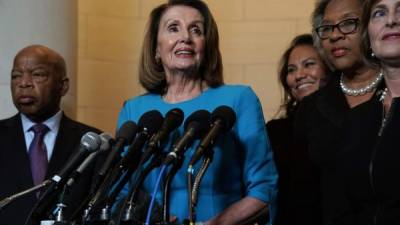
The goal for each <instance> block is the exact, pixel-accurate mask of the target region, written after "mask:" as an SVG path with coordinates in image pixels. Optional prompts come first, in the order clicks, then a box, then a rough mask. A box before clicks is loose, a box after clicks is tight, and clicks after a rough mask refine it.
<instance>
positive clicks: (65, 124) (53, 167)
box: [47, 114, 80, 176]
mask: <svg viewBox="0 0 400 225" xmlns="http://www.w3.org/2000/svg"><path fill="white" fill-rule="evenodd" d="M76 129H77V128H76V126H75V124H74V123H73V122H72V121H71V120H70V119H69V118H68V117H66V116H65V115H64V114H63V116H62V118H61V121H60V128H59V130H58V134H57V137H56V142H55V145H54V150H53V155H52V157H51V159H50V162H49V167H48V171H47V174H48V175H50V176H51V175H54V174H56V173H57V172H58V171H59V170H60V169H61V168H62V167H63V166H64V165H65V163H66V162H67V161H68V159H69V158H70V157H71V155H72V153H73V152H75V149H76V147H77V146H78V145H79V140H80V138H79V137H77V136H78V135H79V134H78V133H77V132H76Z"/></svg>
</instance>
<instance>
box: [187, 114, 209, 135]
mask: <svg viewBox="0 0 400 225" xmlns="http://www.w3.org/2000/svg"><path fill="white" fill-rule="evenodd" d="M210 120H211V115H210V112H208V111H207V110H203V109H201V110H197V111H196V112H194V113H192V114H191V115H190V116H189V117H188V118H187V119H186V121H185V124H184V127H185V130H187V129H188V128H189V127H195V129H196V132H195V138H196V139H197V138H200V137H202V136H203V135H204V134H205V133H206V132H207V131H208V129H209V128H210Z"/></svg>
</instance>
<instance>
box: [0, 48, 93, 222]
mask: <svg viewBox="0 0 400 225" xmlns="http://www.w3.org/2000/svg"><path fill="white" fill-rule="evenodd" d="M68 89H69V80H68V77H67V75H66V66H65V61H64V59H63V58H62V57H61V56H60V55H59V54H58V53H57V52H55V51H54V50H52V49H49V48H47V47H45V46H40V45H32V46H28V47H26V48H24V49H22V50H21V51H20V52H18V54H17V55H16V56H15V58H14V64H13V68H12V71H11V92H12V99H13V102H14V105H15V107H16V108H17V109H18V114H17V115H15V116H13V117H11V118H8V119H5V120H1V121H0V179H1V185H0V200H1V199H4V198H5V197H8V196H10V195H13V194H15V193H18V192H21V191H23V190H26V189H28V188H30V187H32V186H34V185H35V184H37V182H39V183H40V180H43V179H46V178H49V177H51V176H52V175H54V174H55V173H56V172H57V171H59V170H60V169H61V168H62V167H63V166H64V164H65V163H66V162H67V160H68V159H69V157H71V156H72V155H73V154H74V150H75V149H77V146H78V145H79V143H80V139H81V137H82V136H83V135H84V134H85V133H86V132H88V131H94V132H97V133H99V130H97V129H95V128H93V127H90V126H87V125H84V124H82V123H79V122H76V121H73V120H71V119H69V118H68V117H67V116H66V115H65V114H64V113H63V112H62V110H61V109H60V101H61V98H62V96H64V95H65V94H66V93H67V91H68ZM36 124H44V125H45V126H46V127H47V128H46V129H47V130H46V133H45V135H44V138H43V141H42V143H43V142H44V144H45V147H44V149H45V151H44V152H45V154H42V155H43V157H42V158H44V159H45V160H47V161H46V162H47V164H45V167H44V168H45V172H44V173H43V175H44V174H46V175H45V178H44V177H43V178H42V179H41V178H39V181H37V177H36V175H35V172H33V171H34V170H35V171H36V167H35V166H36V165H37V164H36V162H34V161H33V160H32V156H31V155H32V153H31V152H30V151H31V149H33V148H34V147H32V145H33V142H34V141H35V135H36V133H34V132H33V131H32V129H31V127H32V126H34V125H36ZM88 173H90V172H88ZM33 178H34V179H33ZM90 183H91V179H79V180H78V182H77V183H75V185H74V186H73V190H71V192H70V193H71V195H70V196H68V197H69V202H68V204H69V205H68V208H69V209H70V210H73V209H74V208H76V206H77V205H79V203H80V201H81V200H82V199H84V196H86V195H87V194H88V192H89V189H90ZM37 198H38V197H37V193H32V194H30V195H28V196H24V197H22V198H20V199H17V200H16V201H14V202H12V203H11V204H9V205H7V206H6V207H4V208H3V209H2V210H0V225H23V224H24V223H25V220H26V218H27V217H28V214H29V212H30V210H31V208H32V207H33V206H34V204H35V202H36V201H37Z"/></svg>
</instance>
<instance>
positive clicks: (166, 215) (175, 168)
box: [161, 154, 185, 225]
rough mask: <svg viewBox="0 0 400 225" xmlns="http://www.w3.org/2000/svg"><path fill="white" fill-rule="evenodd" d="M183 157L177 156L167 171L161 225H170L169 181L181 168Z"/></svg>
mask: <svg viewBox="0 0 400 225" xmlns="http://www.w3.org/2000/svg"><path fill="white" fill-rule="evenodd" d="M184 159H185V157H184V155H183V154H182V155H181V156H178V158H177V159H176V161H175V163H173V164H172V168H171V170H169V171H168V174H167V176H166V178H165V185H164V196H163V208H162V209H163V221H162V223H161V224H163V225H168V224H170V222H169V219H170V218H169V194H170V187H171V181H172V178H174V176H175V174H176V173H177V172H178V170H179V169H180V168H181V167H182V164H183V161H184Z"/></svg>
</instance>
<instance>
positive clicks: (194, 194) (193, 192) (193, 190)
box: [187, 147, 214, 225]
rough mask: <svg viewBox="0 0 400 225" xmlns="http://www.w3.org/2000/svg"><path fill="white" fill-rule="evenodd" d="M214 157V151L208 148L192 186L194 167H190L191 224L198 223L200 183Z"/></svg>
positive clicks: (188, 172) (188, 173)
mask: <svg viewBox="0 0 400 225" xmlns="http://www.w3.org/2000/svg"><path fill="white" fill-rule="evenodd" d="M213 157H214V151H213V150H212V148H210V147H208V148H207V149H206V151H205V152H204V158H203V162H202V165H201V167H200V170H199V172H198V173H197V175H196V177H195V180H194V183H193V184H192V176H193V165H189V169H188V171H187V175H188V193H189V198H188V199H189V224H190V225H194V224H195V222H196V210H195V209H196V205H197V200H198V193H199V189H200V182H201V180H202V178H203V176H204V174H205V172H206V171H207V169H208V167H209V166H210V164H211V162H212V160H213Z"/></svg>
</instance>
